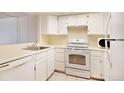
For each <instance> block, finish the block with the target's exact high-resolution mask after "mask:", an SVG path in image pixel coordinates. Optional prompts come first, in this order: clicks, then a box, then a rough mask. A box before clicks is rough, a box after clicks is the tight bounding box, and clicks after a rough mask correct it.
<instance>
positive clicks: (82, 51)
mask: <svg viewBox="0 0 124 93" xmlns="http://www.w3.org/2000/svg"><path fill="white" fill-rule="evenodd" d="M65 54H66V74H69V75H74V76H79V77H84V78H90V66H89V65H90V60H89V49H88V42H87V40H83V39H73V40H70V41H69V42H68V48H67V49H66V51H65Z"/></svg>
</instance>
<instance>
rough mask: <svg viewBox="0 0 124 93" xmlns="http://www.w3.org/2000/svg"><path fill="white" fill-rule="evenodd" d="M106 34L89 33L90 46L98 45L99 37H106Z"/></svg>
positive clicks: (95, 46)
mask: <svg viewBox="0 0 124 93" xmlns="http://www.w3.org/2000/svg"><path fill="white" fill-rule="evenodd" d="M104 37H105V36H104V35H89V36H88V41H89V47H94V48H97V47H98V38H104Z"/></svg>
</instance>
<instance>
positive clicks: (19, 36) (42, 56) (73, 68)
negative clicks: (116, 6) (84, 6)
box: [0, 12, 124, 81]
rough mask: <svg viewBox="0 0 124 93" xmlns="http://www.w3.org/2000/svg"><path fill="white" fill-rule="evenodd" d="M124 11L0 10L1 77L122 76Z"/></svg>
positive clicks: (64, 78)
mask: <svg viewBox="0 0 124 93" xmlns="http://www.w3.org/2000/svg"><path fill="white" fill-rule="evenodd" d="M123 16H124V14H123V13H107V12H94V13H93V12H86V13H85V12H66V13H65V12H50V13H42V12H41V13H39V12H38V13H37V12H35V13H33V12H1V13H0V55H1V57H0V80H1V81H4V80H5V81H111V80H124V74H123V72H122V69H123V67H122V65H120V64H121V62H122V61H123V60H124V59H123V57H121V54H122V50H121V49H122V48H123V46H124V44H123V42H122V41H123V38H124V37H123V34H124V33H123V31H122V30H123V29H124V28H123V26H122V25H123V24H124V23H123V21H122V20H123ZM119 28H120V29H119ZM116 30H118V32H117V31H116ZM113 32H114V33H113ZM120 33H121V34H120ZM117 41H121V42H117ZM110 42H111V45H110ZM116 43H118V44H119V45H120V48H118V46H117V45H116V46H115V44H116ZM112 48H113V49H112ZM117 48H118V52H117V51H115V49H117ZM116 53H117V54H116ZM117 55H120V56H119V57H118V56H117ZM115 60H116V61H115ZM118 60H121V61H119V62H118ZM117 62H118V64H117ZM116 65H118V66H119V67H120V69H119V68H118V67H117V66H116Z"/></svg>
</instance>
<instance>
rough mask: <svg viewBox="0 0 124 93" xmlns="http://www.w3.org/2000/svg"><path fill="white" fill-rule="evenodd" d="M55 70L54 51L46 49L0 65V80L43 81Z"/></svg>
mask: <svg viewBox="0 0 124 93" xmlns="http://www.w3.org/2000/svg"><path fill="white" fill-rule="evenodd" d="M54 70H55V50H54V48H51V49H48V50H46V51H44V52H41V53H37V54H34V55H32V56H28V57H24V58H21V59H17V60H15V61H12V62H10V63H5V64H0V80H6V81H7V80H11V81H13V80H14V81H15V80H18V81H25V80H26V81H33V80H37V81H45V80H47V79H48V78H49V77H50V75H51V74H52V73H53V72H54Z"/></svg>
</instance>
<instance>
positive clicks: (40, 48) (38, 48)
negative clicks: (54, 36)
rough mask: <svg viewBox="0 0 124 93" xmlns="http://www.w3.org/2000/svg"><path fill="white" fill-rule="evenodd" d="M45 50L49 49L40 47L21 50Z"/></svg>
mask: <svg viewBox="0 0 124 93" xmlns="http://www.w3.org/2000/svg"><path fill="white" fill-rule="evenodd" d="M47 48H49V47H44V46H40V47H28V48H23V50H34V51H38V50H43V49H47Z"/></svg>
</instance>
